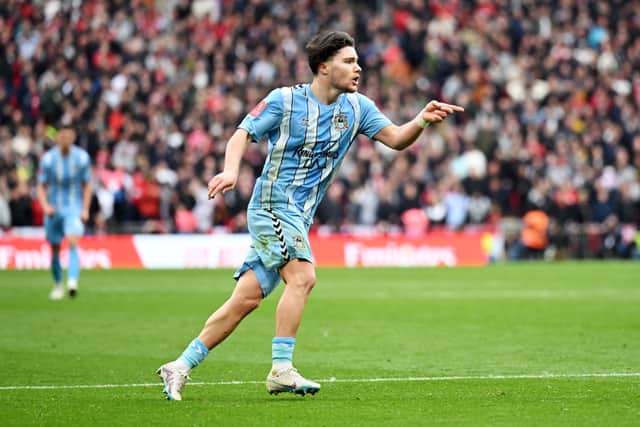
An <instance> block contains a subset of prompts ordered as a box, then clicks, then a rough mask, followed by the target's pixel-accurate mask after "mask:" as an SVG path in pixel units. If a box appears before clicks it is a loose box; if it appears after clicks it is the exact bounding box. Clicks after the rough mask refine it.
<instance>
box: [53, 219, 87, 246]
mask: <svg viewBox="0 0 640 427" xmlns="http://www.w3.org/2000/svg"><path fill="white" fill-rule="evenodd" d="M44 230H45V233H46V236H47V241H48V242H49V243H52V244H54V245H59V244H60V242H61V241H62V239H63V238H64V236H82V235H83V234H84V224H83V223H82V220H81V219H80V215H77V214H61V213H58V212H56V213H54V214H53V215H51V216H48V215H45V217H44Z"/></svg>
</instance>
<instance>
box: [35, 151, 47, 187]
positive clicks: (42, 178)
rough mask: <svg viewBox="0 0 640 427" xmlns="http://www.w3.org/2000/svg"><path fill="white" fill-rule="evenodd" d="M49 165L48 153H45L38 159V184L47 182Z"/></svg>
mask: <svg viewBox="0 0 640 427" xmlns="http://www.w3.org/2000/svg"><path fill="white" fill-rule="evenodd" d="M48 166H49V155H48V154H45V155H44V156H42V158H41V159H40V166H39V167H38V177H37V179H38V184H46V183H47V168H48Z"/></svg>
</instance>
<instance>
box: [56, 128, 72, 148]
mask: <svg viewBox="0 0 640 427" xmlns="http://www.w3.org/2000/svg"><path fill="white" fill-rule="evenodd" d="M75 140H76V131H75V130H73V129H71V128H64V129H62V130H60V131H59V132H58V134H57V135H56V143H57V144H58V147H60V150H62V152H63V153H68V152H69V149H70V148H71V145H73V143H74V142H75Z"/></svg>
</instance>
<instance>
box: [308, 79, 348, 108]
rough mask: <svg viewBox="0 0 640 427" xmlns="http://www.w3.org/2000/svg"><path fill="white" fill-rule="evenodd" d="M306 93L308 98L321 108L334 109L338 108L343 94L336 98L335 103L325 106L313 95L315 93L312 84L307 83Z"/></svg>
mask: <svg viewBox="0 0 640 427" xmlns="http://www.w3.org/2000/svg"><path fill="white" fill-rule="evenodd" d="M305 91H306V92H307V96H308V97H309V98H311V99H312V100H313V101H314V102H315V103H316V104H318V105H320V107H326V108H333V107H335V106H336V104H337V103H339V102H340V97H341V96H342V94H340V95H338V97H337V98H336V100H335V101H333V102H332V103H331V104H325V103H324V102H322V101H320V100H319V99H318V98H317V97H316V95H315V94H314V93H313V91H312V90H311V83H307V85H306V86H305Z"/></svg>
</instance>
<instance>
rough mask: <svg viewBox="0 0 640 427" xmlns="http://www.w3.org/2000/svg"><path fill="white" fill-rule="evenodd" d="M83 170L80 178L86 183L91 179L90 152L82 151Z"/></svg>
mask: <svg viewBox="0 0 640 427" xmlns="http://www.w3.org/2000/svg"><path fill="white" fill-rule="evenodd" d="M81 159H82V171H81V172H80V178H81V179H82V182H84V183H85V184H86V183H87V182H89V181H90V180H91V161H90V160H89V154H88V153H86V152H83V153H82V157H81Z"/></svg>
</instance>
